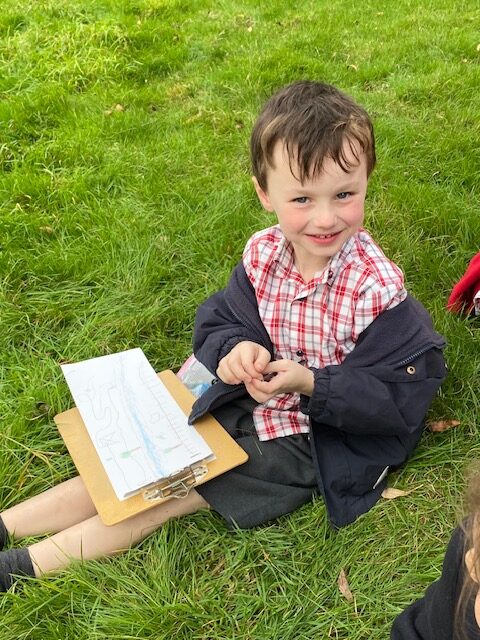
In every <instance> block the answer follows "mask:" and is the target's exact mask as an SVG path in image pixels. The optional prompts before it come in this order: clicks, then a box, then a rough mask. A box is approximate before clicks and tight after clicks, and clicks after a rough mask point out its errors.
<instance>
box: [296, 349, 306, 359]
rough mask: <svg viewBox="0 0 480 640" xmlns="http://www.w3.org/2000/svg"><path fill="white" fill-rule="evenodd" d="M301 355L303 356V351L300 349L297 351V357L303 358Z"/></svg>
mask: <svg viewBox="0 0 480 640" xmlns="http://www.w3.org/2000/svg"><path fill="white" fill-rule="evenodd" d="M303 355H304V353H303V351H302V350H301V349H299V350H298V351H297V356H298V357H299V358H300V356H303Z"/></svg>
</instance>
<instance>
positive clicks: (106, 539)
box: [28, 490, 208, 576]
mask: <svg viewBox="0 0 480 640" xmlns="http://www.w3.org/2000/svg"><path fill="white" fill-rule="evenodd" d="M204 508H208V503H207V502H205V500H204V499H203V498H202V497H201V496H200V494H198V493H197V492H196V491H195V490H192V491H190V493H189V494H188V496H187V497H186V498H182V499H179V500H177V499H172V500H168V501H167V502H162V503H161V504H159V505H158V506H156V507H153V508H152V509H149V510H148V511H144V512H143V513H139V514H138V515H136V516H133V517H132V518H128V520H124V521H123V522H119V523H118V524H116V525H113V526H110V527H107V526H106V525H104V524H103V522H102V521H101V520H100V517H99V516H98V515H95V516H93V517H91V518H89V519H86V520H84V521H83V522H79V523H77V524H75V525H74V526H72V527H70V528H68V529H65V530H64V531H60V532H59V533H56V534H55V535H53V536H52V537H50V538H47V539H45V540H42V541H41V542H37V543H36V544H33V545H32V546H31V547H29V548H28V551H29V553H30V557H31V559H32V564H33V567H34V570H35V575H36V576H40V575H42V574H44V573H49V572H50V571H56V570H58V569H62V568H64V567H66V566H68V565H69V564H70V562H71V561H72V560H92V559H94V558H100V557H103V556H108V555H113V554H115V553H119V552H120V551H122V550H125V549H128V548H129V547H131V546H132V545H134V544H135V543H137V542H140V540H143V539H144V538H145V537H146V536H147V535H148V534H149V533H152V531H155V529H158V528H159V527H161V525H162V524H164V523H165V522H166V521H167V520H170V518H178V517H179V516H184V515H187V514H189V513H194V512H195V511H198V510H199V509H204Z"/></svg>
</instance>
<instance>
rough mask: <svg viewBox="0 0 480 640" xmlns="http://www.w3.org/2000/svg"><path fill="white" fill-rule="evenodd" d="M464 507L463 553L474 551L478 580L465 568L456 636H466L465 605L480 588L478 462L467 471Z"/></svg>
mask: <svg viewBox="0 0 480 640" xmlns="http://www.w3.org/2000/svg"><path fill="white" fill-rule="evenodd" d="M466 507H467V510H468V513H469V514H470V515H469V516H468V517H467V518H465V520H464V521H463V522H462V525H461V526H462V529H463V532H464V540H465V546H464V553H466V552H467V551H469V550H470V549H473V551H474V554H473V555H474V559H475V564H474V568H473V571H474V574H475V575H476V576H477V580H478V582H476V581H475V580H473V579H472V578H471V576H470V572H469V571H468V570H467V569H466V568H465V571H464V572H463V573H464V577H463V584H462V586H461V590H460V595H459V598H458V602H457V606H456V611H455V631H456V636H455V637H458V638H465V640H466V639H467V638H468V635H466V631H465V619H466V615H467V607H468V606H470V605H471V603H472V602H473V601H474V599H475V595H476V593H477V592H478V590H479V588H480V463H478V462H477V463H475V465H474V466H472V467H471V468H470V469H469V472H468V488H467V493H466Z"/></svg>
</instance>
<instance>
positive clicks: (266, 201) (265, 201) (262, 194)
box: [252, 176, 273, 211]
mask: <svg viewBox="0 0 480 640" xmlns="http://www.w3.org/2000/svg"><path fill="white" fill-rule="evenodd" d="M252 182H253V186H254V187H255V191H256V192H257V196H258V199H259V200H260V202H261V203H262V207H263V208H264V209H266V210H267V211H273V207H272V205H271V203H270V198H269V197H268V193H267V192H266V191H264V190H263V189H262V187H261V186H260V185H259V184H258V180H257V179H256V178H255V176H252Z"/></svg>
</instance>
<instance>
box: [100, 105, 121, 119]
mask: <svg viewBox="0 0 480 640" xmlns="http://www.w3.org/2000/svg"><path fill="white" fill-rule="evenodd" d="M114 111H118V112H119V113H121V112H122V111H125V107H124V106H123V104H120V103H118V104H116V105H115V106H114V107H112V108H111V109H106V110H105V111H104V112H103V113H104V114H105V115H106V116H111V115H112V113H113V112H114Z"/></svg>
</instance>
